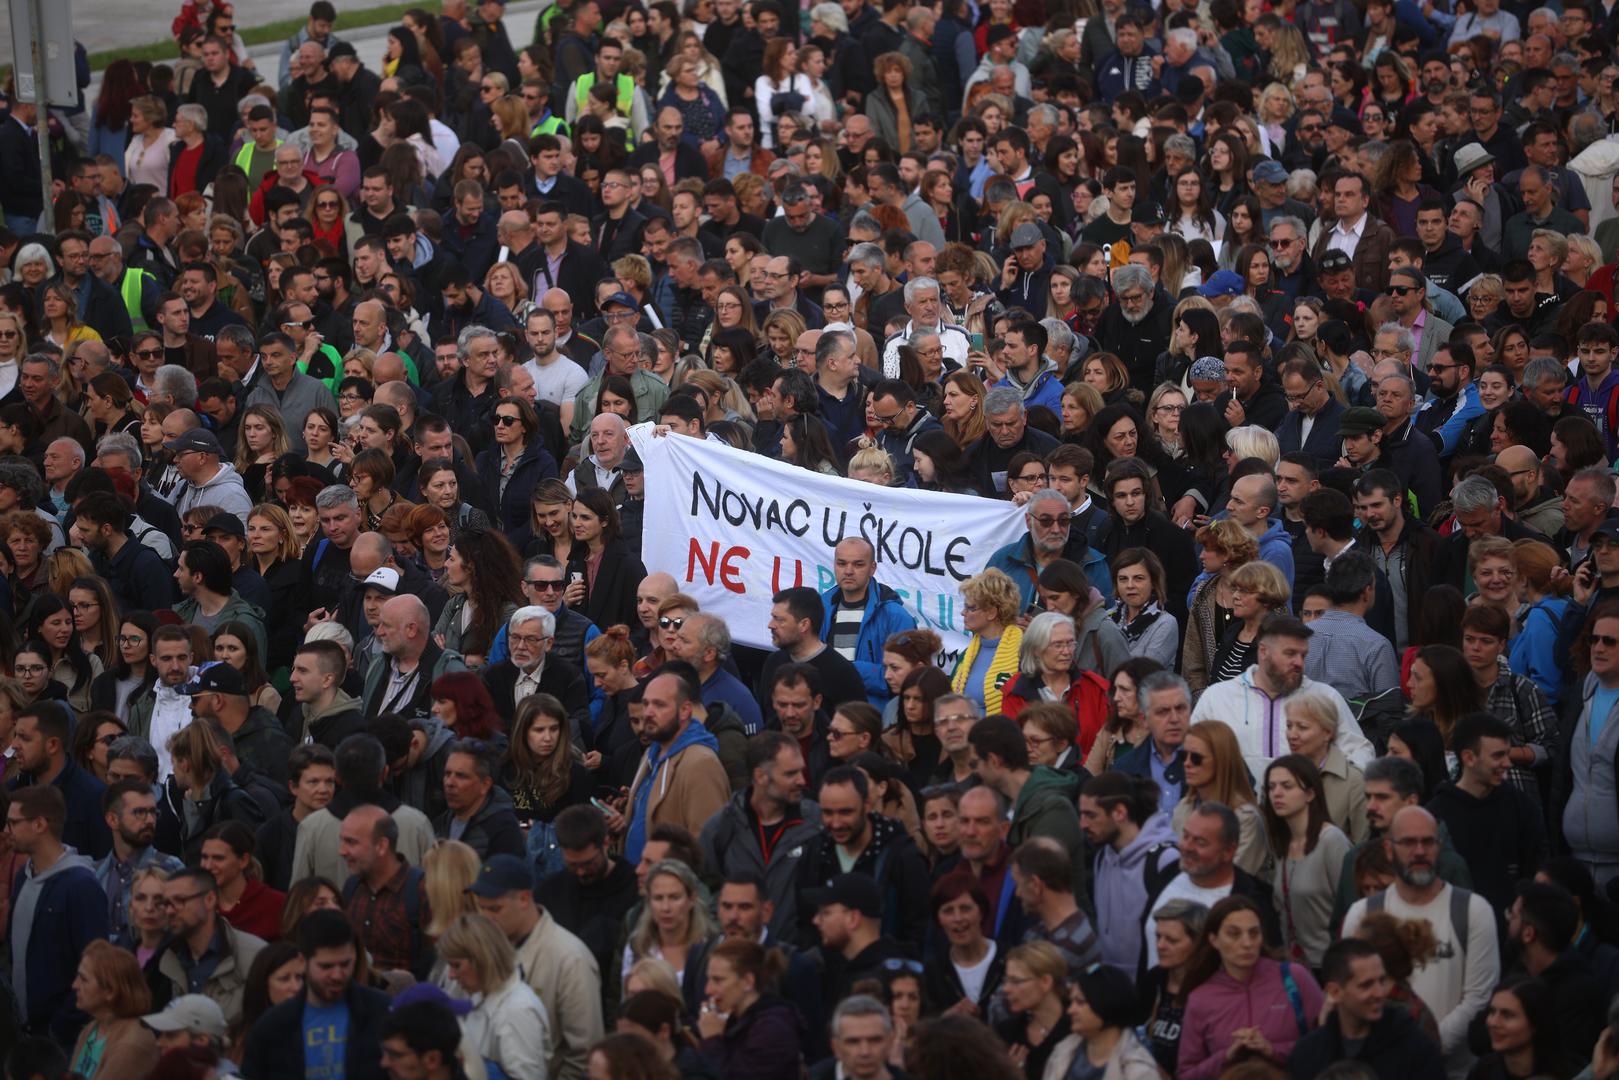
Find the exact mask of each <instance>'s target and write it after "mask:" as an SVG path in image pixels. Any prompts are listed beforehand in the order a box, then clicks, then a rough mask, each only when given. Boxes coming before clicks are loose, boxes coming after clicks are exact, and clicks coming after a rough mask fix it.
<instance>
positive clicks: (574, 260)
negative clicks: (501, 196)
mask: <svg viewBox="0 0 1619 1080" xmlns="http://www.w3.org/2000/svg"><path fill="white" fill-rule="evenodd" d="M567 216H568V211H567V208H566V207H565V206H564V205H563V204H562V203H560V202H548V203H545V204H544V205H542V206H541V207H540V211H539V213H538V214H536V215H535V217H534V228H535V230H536V231H538V233H539V234H540V244H541V246H542V247H543V248H544V249H545V251H544V259H543V261H542V262H540V263H539V264H538V265H539V273H537V274H535V275H534V281H533V287H532V292H533V295H534V297H535V299H536V300H538V301H539V302H540V304H541V306H542V307H549V304H547V303H546V299H545V294H546V293H547V292H549V291H550V290H551V289H560V290H561V291H562V292H565V293H567V294H568V296H569V297H570V298H571V299H572V300H573V320H574V325H577V324H578V323H581V322H584V321H585V320H587V319H590V318H592V317H593V316H595V314H596V282H598V281H600V280H601V279H602V278H604V277H606V276H607V273H608V270H607V264H606V263H605V262H603V261H602V258H601V256H600V255H598V254H596V250H595V249H594V248H591V247H586V246H585V245H584V244H580V243H576V242H575V241H573V240H569V239H568V230H567V227H566V225H565V224H564V222H565V221H566V219H567Z"/></svg>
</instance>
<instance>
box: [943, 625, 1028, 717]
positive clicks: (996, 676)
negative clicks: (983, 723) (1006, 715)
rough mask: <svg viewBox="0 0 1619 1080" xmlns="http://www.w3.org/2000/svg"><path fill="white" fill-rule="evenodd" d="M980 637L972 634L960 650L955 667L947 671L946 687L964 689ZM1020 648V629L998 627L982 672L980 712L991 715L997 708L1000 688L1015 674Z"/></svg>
mask: <svg viewBox="0 0 1619 1080" xmlns="http://www.w3.org/2000/svg"><path fill="white" fill-rule="evenodd" d="M983 643H984V639H983V638H981V637H979V636H978V635H977V634H974V635H973V636H972V638H971V639H970V640H969V641H968V642H967V651H966V652H964V653H962V654H961V659H960V660H959V661H957V663H956V670H955V671H954V672H952V673H951V675H950V688H951V689H952V690H954V691H955V692H956V693H958V694H964V693H966V692H967V676H968V674H969V673H970V672H971V671H972V669H973V663H974V662H975V661H976V660H977V659H978V650H979V649H980V648H982V647H983ZM1022 649H1023V629H1022V628H1021V627H1018V626H1008V627H1007V628H1006V629H1005V630H1003V631H1001V640H1000V643H999V644H997V645H996V646H995V655H994V656H992V657H990V661H989V669H988V670H987V671H986V672H984V686H983V690H984V715H985V716H994V715H995V714H996V713H998V712H1000V711H1001V691H1002V689H1004V688H1005V687H1006V686H1007V685H1009V684H1010V683H1011V682H1012V680H1014V679H1016V678H1017V674H1018V654H1019V653H1020V652H1021V651H1022Z"/></svg>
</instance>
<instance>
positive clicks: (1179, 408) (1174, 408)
mask: <svg viewBox="0 0 1619 1080" xmlns="http://www.w3.org/2000/svg"><path fill="white" fill-rule="evenodd" d="M1152 411H1153V412H1155V413H1161V412H1162V413H1176V414H1177V415H1178V414H1180V413H1183V412H1185V411H1186V406H1185V405H1154V406H1153V409H1152Z"/></svg>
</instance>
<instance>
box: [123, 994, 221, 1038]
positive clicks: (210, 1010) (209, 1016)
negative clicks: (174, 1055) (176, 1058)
mask: <svg viewBox="0 0 1619 1080" xmlns="http://www.w3.org/2000/svg"><path fill="white" fill-rule="evenodd" d="M141 1023H143V1024H145V1025H146V1026H147V1027H149V1028H151V1029H152V1030H153V1031H160V1032H170V1031H189V1032H190V1033H191V1034H193V1035H207V1036H210V1037H212V1038H215V1039H223V1038H225V1037H226V1036H227V1035H228V1034H229V1033H230V1028H229V1026H228V1025H227V1024H226V1023H225V1012H224V1010H223V1009H221V1008H220V1007H219V1003H218V1002H216V1001H214V1000H213V999H212V998H209V997H204V996H203V995H201V994H185V995H182V996H181V997H177V998H175V999H174V1000H173V1001H171V1002H169V1006H168V1008H166V1009H164V1010H163V1011H162V1012H155V1013H151V1014H149V1015H147V1016H143V1017H141Z"/></svg>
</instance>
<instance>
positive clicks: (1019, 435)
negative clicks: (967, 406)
mask: <svg viewBox="0 0 1619 1080" xmlns="http://www.w3.org/2000/svg"><path fill="white" fill-rule="evenodd" d="M984 426H985V428H986V430H987V432H988V435H989V438H987V439H979V440H978V443H977V445H976V446H974V447H973V450H972V453H971V454H970V455H969V456H968V458H967V468H968V471H969V473H970V475H971V476H972V477H973V480H974V482H975V484H976V486H977V488H978V492H979V494H981V495H987V496H992V497H994V498H997V499H1007V498H1011V494H1010V489H1009V488H1008V487H1007V484H1006V471H1007V468H1008V467H1009V466H1010V465H1011V463H1012V458H1013V457H1014V456H1015V455H1017V454H1019V453H1022V452H1023V451H1025V450H1026V451H1028V452H1029V453H1031V454H1033V455H1034V456H1035V457H1037V458H1039V459H1040V460H1042V461H1044V460H1045V459H1046V455H1048V454H1050V453H1051V452H1052V451H1053V450H1055V449H1057V447H1058V446H1059V445H1060V444H1059V443H1058V442H1057V440H1056V439H1055V438H1053V437H1052V436H1050V435H1047V434H1046V433H1045V432H1043V431H1039V430H1037V429H1035V428H1031V427H1029V418H1028V416H1027V415H1026V414H1025V413H1024V411H1023V395H1022V394H1021V393H1019V392H1018V391H1016V390H1013V389H1011V388H1010V387H1004V386H1003V387H997V388H996V389H994V390H991V391H990V392H989V393H988V394H987V395H986V396H985V397H984Z"/></svg>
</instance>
